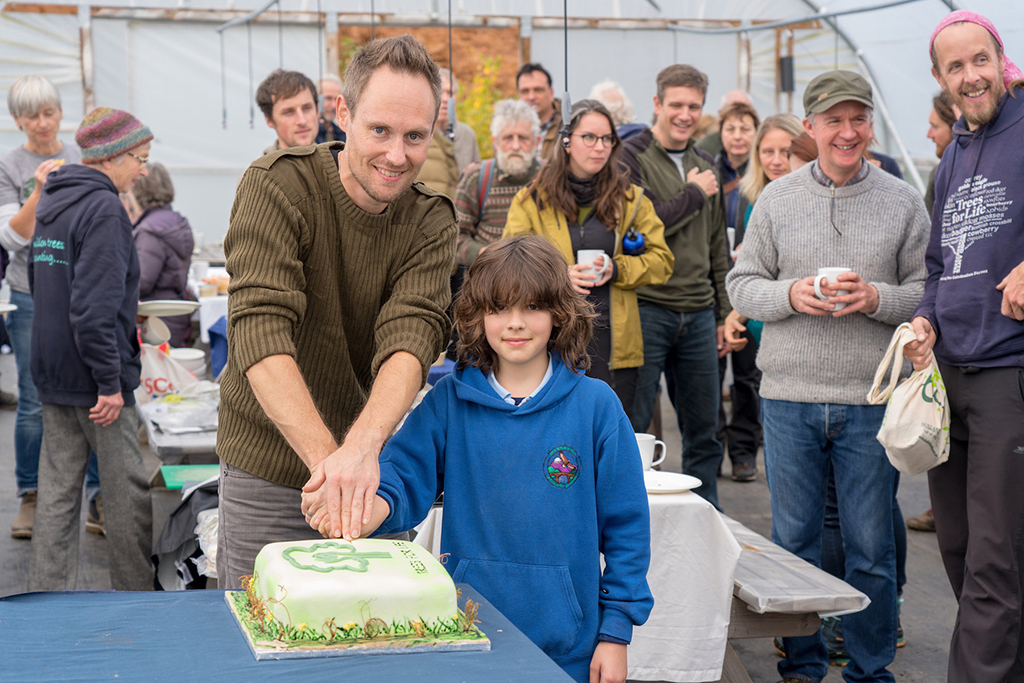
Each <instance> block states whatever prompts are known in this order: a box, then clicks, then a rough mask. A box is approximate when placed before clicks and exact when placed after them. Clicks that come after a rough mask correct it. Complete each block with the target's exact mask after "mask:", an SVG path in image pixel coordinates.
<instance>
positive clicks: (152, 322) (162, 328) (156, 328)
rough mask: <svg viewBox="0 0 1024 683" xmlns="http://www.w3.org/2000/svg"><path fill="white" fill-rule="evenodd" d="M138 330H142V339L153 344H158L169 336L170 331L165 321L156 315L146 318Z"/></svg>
mask: <svg viewBox="0 0 1024 683" xmlns="http://www.w3.org/2000/svg"><path fill="white" fill-rule="evenodd" d="M140 331H141V332H142V341H144V342H146V343H147V344H152V345H153V346H160V345H161V344H163V343H164V342H165V341H167V340H168V339H170V338H171V331H170V330H169V329H168V328H167V323H165V322H164V321H163V320H161V319H160V318H157V317H156V316H150V317H148V318H146V319H145V321H143V323H142V326H141V328H140Z"/></svg>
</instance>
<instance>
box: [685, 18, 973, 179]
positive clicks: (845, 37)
mask: <svg viewBox="0 0 1024 683" xmlns="http://www.w3.org/2000/svg"><path fill="white" fill-rule="evenodd" d="M800 1H801V2H803V4H805V5H807V7H809V8H810V9H811V10H813V11H814V12H815V14H814V15H812V16H808V17H801V18H799V19H789V20H786V21H773V22H768V23H763V24H760V23H759V24H756V25H747V26H741V27H738V28H733V27H730V28H720V29H701V28H691V27H688V26H678V25H677V26H670V27H668V28H669V30H670V31H677V32H681V33H694V34H698V35H727V34H740V33H742V34H747V33H752V32H754V31H764V30H767V29H775V28H781V27H784V26H790V25H793V24H801V23H804V22H807V21H811V20H818V21H824V22H825V23H826V24H828V25H829V27H830V28H831V29H832V31H833V32H834V33H835V34H836V35H837V36H838V37H839V38H841V39H842V41H843V42H844V43H846V46H847V47H848V48H850V51H851V52H852V53H853V56H854V58H855V59H856V60H857V66H858V67H860V70H861V71H862V72H863V73H864V76H865V77H866V78H867V80H868V82H869V83H870V84H871V89H872V90H873V91H874V97H873V98H872V99H874V101H875V108H876V109H877V110H878V113H879V114H880V115H881V117H882V121H883V122H884V123H885V127H886V129H887V130H888V131H889V134H890V135H891V136H892V139H893V141H894V142H895V143H896V147H897V148H898V149H899V151H900V157H901V158H902V159H903V161H904V163H905V165H906V168H907V173H909V174H910V178H911V179H912V180H913V181H914V185H916V186H917V189H918V190H919V191H920V192H921V193H922V194H924V192H925V186H924V181H923V180H922V179H921V174H920V173H918V171H917V165H916V164H915V163H914V159H913V157H911V156H910V152H909V151H908V150H907V148H906V146H905V145H904V144H903V139H902V138H901V137H900V132H899V130H898V129H897V128H896V124H895V122H894V121H893V120H892V116H891V115H890V114H889V108H888V107H887V106H886V104H885V96H884V95H883V94H882V89H881V88H879V87H878V79H876V78H875V74H874V71H872V69H871V65H870V64H868V62H867V60H866V58H865V57H864V50H863V49H862V48H860V47H859V46H858V45H857V44H856V43H855V42H854V40H853V39H852V38H850V36H849V34H848V33H847V32H846V31H844V30H843V29H841V28H839V24H838V22H836V18H837V17H841V16H846V15H849V14H860V13H863V12H876V11H879V10H884V9H888V8H890V7H898V6H900V5H908V4H910V3H913V2H920V1H921V0H894V1H893V2H888V3H885V4H883V5H874V6H871V7H860V8H854V9H849V10H838V11H835V12H825V8H823V7H821V6H820V5H818V4H817V3H816V2H814V0H800ZM939 2H941V3H942V4H943V5H945V6H946V7H947V8H949V11H950V12H955V11H956V10H958V9H959V8H958V7H957V6H956V2H955V0H939Z"/></svg>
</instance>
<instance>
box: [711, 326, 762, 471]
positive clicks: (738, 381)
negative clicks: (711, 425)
mask: <svg viewBox="0 0 1024 683" xmlns="http://www.w3.org/2000/svg"><path fill="white" fill-rule="evenodd" d="M743 336H744V337H745V338H746V339H747V340H748V341H747V345H746V346H744V347H743V348H742V349H740V350H739V351H733V352H732V354H731V355H732V377H733V384H732V387H731V388H730V390H729V393H730V395H731V396H732V420H730V421H729V422H728V424H726V420H725V410H724V409H719V411H718V440H719V441H723V442H724V443H727V444H728V449H729V460H730V461H732V464H733V465H737V464H739V463H748V464H750V465H753V464H754V462H755V461H756V460H757V448H758V446H760V445H761V396H760V394H759V393H758V392H759V391H760V390H761V371H760V370H758V369H757V362H756V361H757V342H756V341H754V337H753V336H751V334H750V332H744V333H743ZM726 358H727V356H726V357H722V358H719V359H718V381H719V384H722V382H723V380H724V377H725V367H726Z"/></svg>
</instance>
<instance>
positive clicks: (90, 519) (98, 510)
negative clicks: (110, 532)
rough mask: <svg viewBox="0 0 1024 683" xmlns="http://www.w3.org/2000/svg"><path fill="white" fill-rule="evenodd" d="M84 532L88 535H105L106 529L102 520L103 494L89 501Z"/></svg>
mask: <svg viewBox="0 0 1024 683" xmlns="http://www.w3.org/2000/svg"><path fill="white" fill-rule="evenodd" d="M85 530H86V531H88V532H89V533H90V534H98V535H99V536H106V535H107V527H106V525H105V523H104V520H103V494H102V493H101V494H99V495H98V496H96V497H95V498H93V499H92V500H90V501H89V512H88V514H87V515H86V516H85Z"/></svg>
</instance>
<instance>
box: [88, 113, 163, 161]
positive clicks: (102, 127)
mask: <svg viewBox="0 0 1024 683" xmlns="http://www.w3.org/2000/svg"><path fill="white" fill-rule="evenodd" d="M152 139H153V133H152V132H150V130H149V128H147V127H146V126H144V125H142V122H140V121H139V120H138V119H137V118H135V117H134V116H132V115H131V114H129V113H128V112H126V111H121V110H120V109H111V108H110V107H96V108H95V109H93V110H92V111H91V112H89V113H88V114H86V115H85V118H84V119H82V125H81V126H79V127H78V131H77V132H76V133H75V142H77V143H78V146H79V147H81V148H82V162H83V163H86V164H98V163H99V162H101V161H106V160H107V159H113V158H114V157H116V156H120V155H122V154H124V153H125V152H130V151H131V150H133V149H135V148H136V147H138V146H139V145H144V144H146V143H147V142H149V141H150V140H152Z"/></svg>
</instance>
